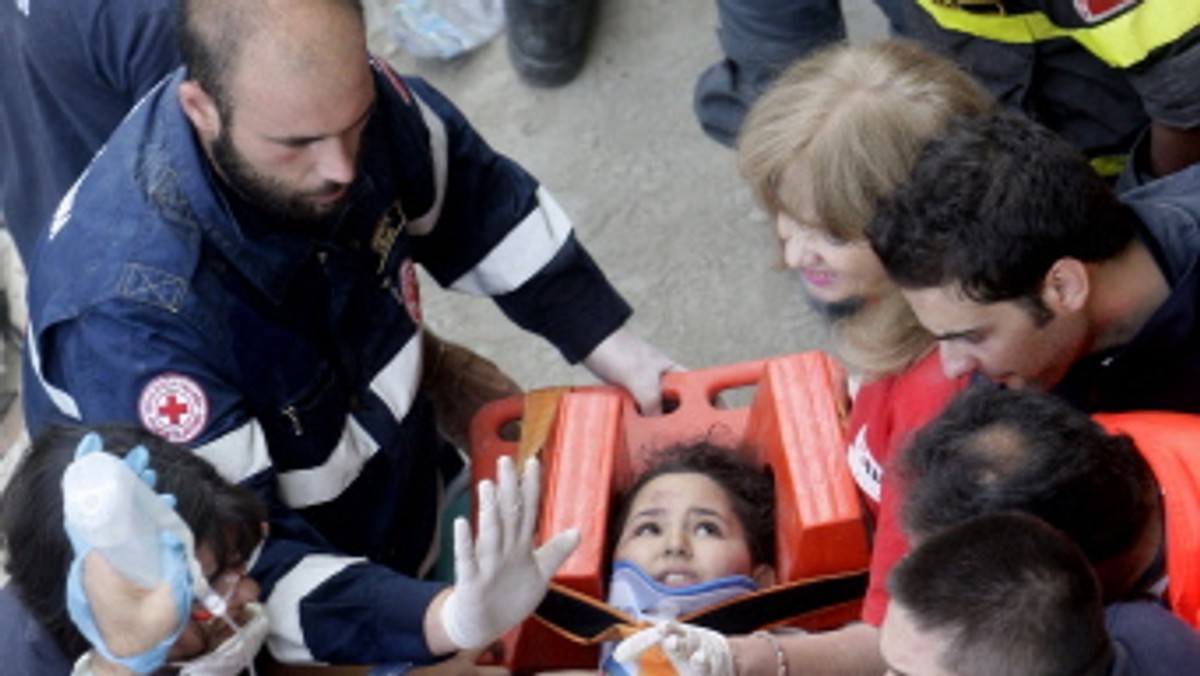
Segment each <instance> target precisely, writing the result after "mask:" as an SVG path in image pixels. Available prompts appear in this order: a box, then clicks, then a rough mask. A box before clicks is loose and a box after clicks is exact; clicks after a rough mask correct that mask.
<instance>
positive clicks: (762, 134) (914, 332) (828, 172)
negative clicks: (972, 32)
mask: <svg viewBox="0 0 1200 676" xmlns="http://www.w3.org/2000/svg"><path fill="white" fill-rule="evenodd" d="M994 107H995V102H994V100H993V99H992V97H991V96H990V95H989V94H988V93H987V92H986V91H985V90H984V89H983V87H981V86H980V85H979V84H978V83H977V82H975V80H973V79H972V78H971V77H970V76H969V75H967V74H966V73H965V72H963V71H962V70H960V69H959V68H958V67H957V66H956V65H954V63H952V62H950V61H948V60H946V59H944V58H942V57H940V56H937V55H936V54H933V53H932V52H930V51H928V50H926V49H924V48H922V47H920V46H918V45H917V44H915V43H912V42H908V41H905V40H897V39H892V40H884V41H881V42H877V43H874V44H870V45H849V44H839V45H835V46H832V47H829V48H826V49H824V50H822V51H820V52H818V53H816V54H815V55H813V56H811V57H809V58H806V59H803V60H801V61H799V62H797V63H795V64H793V65H792V66H791V67H789V68H788V69H787V70H785V71H784V72H783V73H782V74H781V75H780V76H779V79H778V80H776V82H775V84H774V85H773V86H772V87H771V89H769V90H768V91H767V92H766V93H765V94H764V95H763V96H762V97H761V98H760V99H759V101H758V102H757V103H756V104H755V106H754V107H753V108H752V109H751V111H750V113H749V114H748V115H747V117H746V123H745V125H744V126H743V127H742V134H741V136H740V138H739V139H738V157H737V161H738V169H739V171H740V172H741V174H742V176H743V177H744V178H745V179H746V181H747V183H748V184H749V186H750V188H751V190H752V191H753V193H754V196H755V199H756V200H757V201H758V203H759V204H760V205H761V206H762V208H763V209H764V210H766V212H767V214H768V215H769V216H770V217H771V220H772V221H774V220H775V219H776V218H778V216H779V215H780V213H783V214H787V215H789V216H792V217H793V218H795V217H796V215H797V214H800V213H804V212H805V210H804V209H802V206H803V205H802V202H803V200H805V199H811V200H812V204H811V205H809V207H810V210H811V211H812V213H814V214H815V215H816V217H817V219H818V222H817V223H806V225H811V226H814V227H819V228H822V229H823V230H824V231H825V232H827V233H828V234H830V235H832V236H834V237H836V238H838V239H841V240H845V241H847V242H862V241H863V240H864V238H865V235H864V231H865V230H866V227H867V225H868V224H869V223H870V222H871V219H872V217H874V215H875V209H876V205H877V204H878V203H879V200H880V199H882V198H884V197H887V196H888V195H889V194H890V193H891V192H892V191H893V190H895V189H896V188H897V187H898V186H899V185H900V184H901V183H903V182H904V180H906V179H907V177H908V174H909V171H910V170H911V168H912V165H913V163H914V162H915V161H916V158H917V155H918V154H919V153H920V152H921V149H922V148H923V147H924V145H925V143H926V142H927V141H929V140H930V139H932V138H933V137H934V136H936V135H937V134H938V133H939V132H940V131H941V130H942V129H944V128H945V127H946V125H947V124H948V123H949V121H950V120H951V119H953V118H955V117H958V116H962V115H979V114H983V113H986V112H988V111H990V110H992V109H993V108H994ZM834 335H835V338H836V340H837V344H838V350H839V352H840V353H841V356H842V358H843V359H844V360H845V361H846V362H847V363H848V364H849V365H850V366H851V367H853V368H856V369H859V370H861V371H865V372H867V373H869V374H874V375H883V374H887V373H893V372H896V371H899V370H902V369H903V368H905V367H906V366H907V365H909V364H910V363H912V362H913V361H914V360H915V359H916V358H918V357H920V356H921V355H922V354H924V353H925V352H926V351H927V350H928V349H929V347H930V346H931V345H932V344H933V338H932V336H930V335H929V334H928V332H926V331H925V330H924V329H923V328H921V325H920V324H919V323H918V322H917V320H916V317H915V316H913V314H912V310H911V309H909V307H908V305H907V303H905V301H904V299H903V297H901V296H900V293H899V290H898V289H897V288H896V287H895V286H894V285H892V284H890V283H886V284H885V285H884V288H880V289H878V290H876V293H875V294H873V296H872V297H871V298H870V302H869V303H868V304H867V305H866V306H865V307H864V308H863V310H862V311H860V312H858V313H856V314H855V315H853V316H851V317H849V318H846V319H844V320H841V321H839V322H838V323H837V324H835V326H834Z"/></svg>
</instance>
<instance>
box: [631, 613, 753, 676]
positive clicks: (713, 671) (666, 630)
mask: <svg viewBox="0 0 1200 676" xmlns="http://www.w3.org/2000/svg"><path fill="white" fill-rule="evenodd" d="M654 646H658V647H660V648H662V651H663V654H665V655H666V656H667V659H668V660H670V661H671V666H672V667H674V668H675V672H676V673H677V674H679V676H729V675H730V674H732V673H733V653H732V652H730V650H729V641H726V640H725V636H724V635H722V634H719V633H717V632H715V631H713V630H711V629H705V628H704V627H697V626H695V625H691V624H683V623H681V622H676V621H675V620H668V621H666V622H662V623H660V624H656V625H654V626H653V627H650V628H649V629H643V630H642V631H639V632H638V633H636V634H634V635H633V636H630V637H629V638H627V639H625V640H624V641H621V642H620V643H618V644H617V647H616V649H615V650H614V651H613V659H615V660H616V661H618V662H621V663H631V662H636V661H637V659H638V658H639V657H640V656H641V654H642V653H644V652H646V651H647V650H649V649H650V648H653V647H654Z"/></svg>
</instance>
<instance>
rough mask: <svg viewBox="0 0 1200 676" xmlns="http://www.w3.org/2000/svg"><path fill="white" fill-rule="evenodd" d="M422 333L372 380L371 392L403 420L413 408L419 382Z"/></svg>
mask: <svg viewBox="0 0 1200 676" xmlns="http://www.w3.org/2000/svg"><path fill="white" fill-rule="evenodd" d="M423 349H424V348H423V347H422V341H421V332H420V331H417V332H415V333H413V335H412V337H410V338H409V339H408V343H406V344H405V345H404V347H403V348H402V349H401V350H400V351H399V352H397V353H396V355H395V356H394V357H392V360H391V361H390V362H388V364H387V365H386V366H384V367H383V368H382V369H381V370H380V371H379V373H378V374H376V375H375V377H374V378H372V379H371V385H370V387H371V392H373V393H374V394H375V396H377V397H379V398H380V399H381V400H382V401H383V403H384V404H385V405H386V406H387V407H388V410H389V411H391V412H392V416H393V417H394V418H396V421H397V422H400V421H403V420H404V418H405V417H406V416H407V415H408V411H409V409H411V408H412V403H413V399H415V398H416V396H417V386H418V385H420V379H421V368H422V358H421V353H422V350H423Z"/></svg>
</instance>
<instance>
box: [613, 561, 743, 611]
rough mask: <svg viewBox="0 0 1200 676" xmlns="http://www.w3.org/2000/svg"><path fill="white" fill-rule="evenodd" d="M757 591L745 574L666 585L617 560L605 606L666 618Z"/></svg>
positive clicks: (626, 562) (635, 567)
mask: <svg viewBox="0 0 1200 676" xmlns="http://www.w3.org/2000/svg"><path fill="white" fill-rule="evenodd" d="M757 590H758V584H756V583H755V582H754V580H752V579H750V578H749V577H747V576H745V575H728V576H726V577H720V578H717V579H715V580H708V581H707V582H700V583H698V584H690V585H687V586H685V587H668V586H665V585H662V584H659V583H658V582H657V581H656V580H654V579H653V578H651V577H650V576H649V575H647V574H646V572H645V571H644V570H642V569H641V568H638V567H637V566H635V565H634V564H632V563H629V562H628V561H617V562H616V563H615V564H613V572H612V578H611V581H610V584H609V588H608V605H610V606H612V607H613V608H616V609H617V610H620V611H621V612H623V613H625V614H627V615H630V616H632V617H633V618H634V619H636V620H638V621H642V620H669V619H674V618H677V617H680V616H683V615H690V614H691V613H694V612H698V611H701V610H704V609H705V608H708V607H710V606H714V605H716V604H718V603H721V602H723V601H728V600H730V599H735V598H737V597H739V596H742V595H743V594H749V593H750V592H753V591H757Z"/></svg>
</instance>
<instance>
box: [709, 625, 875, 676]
mask: <svg viewBox="0 0 1200 676" xmlns="http://www.w3.org/2000/svg"><path fill="white" fill-rule="evenodd" d="M775 638H776V639H778V641H779V645H780V647H782V648H783V650H784V654H785V655H786V656H787V661H788V672H789V673H792V674H804V676H850V675H857V674H862V675H863V676H879V675H880V674H882V673H884V672H885V671H887V665H886V664H885V663H884V661H883V658H882V657H880V655H879V629H878V628H877V627H874V626H871V625H869V624H861V623H859V624H852V625H848V626H845V627H842V628H840V629H835V630H833V631H827V632H821V633H813V634H799V633H797V634H777V635H776V636H775ZM729 647H730V649H731V650H732V652H733V661H734V665H735V666H736V669H737V676H776V675H777V674H778V673H779V668H778V662H777V657H776V655H775V648H774V646H773V645H772V644H771V643H770V642H769V641H766V640H763V639H762V638H759V637H757V636H737V637H733V638H730V639H729Z"/></svg>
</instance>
